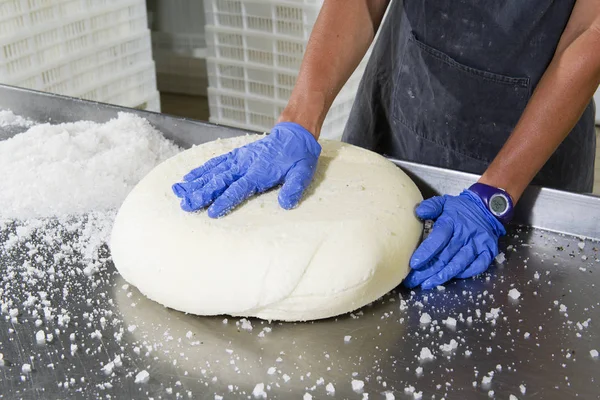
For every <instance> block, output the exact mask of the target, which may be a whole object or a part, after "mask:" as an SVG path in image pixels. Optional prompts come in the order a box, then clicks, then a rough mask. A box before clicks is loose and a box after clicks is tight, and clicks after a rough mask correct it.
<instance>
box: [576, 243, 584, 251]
mask: <svg viewBox="0 0 600 400" xmlns="http://www.w3.org/2000/svg"><path fill="white" fill-rule="evenodd" d="M577 247H579V249H581V250H583V249H584V248H585V242H579V243H577Z"/></svg>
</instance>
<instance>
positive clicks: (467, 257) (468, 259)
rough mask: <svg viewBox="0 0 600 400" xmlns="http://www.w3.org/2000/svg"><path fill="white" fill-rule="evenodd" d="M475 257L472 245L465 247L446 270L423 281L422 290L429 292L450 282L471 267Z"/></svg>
mask: <svg viewBox="0 0 600 400" xmlns="http://www.w3.org/2000/svg"><path fill="white" fill-rule="evenodd" d="M475 257H477V254H476V253H475V249H474V248H473V247H472V246H470V245H466V246H464V247H463V248H462V249H460V250H459V251H458V253H456V255H455V256H454V258H452V260H451V261H450V262H449V263H448V264H447V265H446V266H445V267H444V268H442V269H441V270H440V271H439V272H437V273H436V274H434V275H431V276H430V277H429V278H427V279H426V280H425V281H423V283H422V284H421V288H423V289H425V290H427V289H431V288H434V287H436V286H438V285H441V284H442V283H446V282H448V281H449V280H450V279H452V278H454V277H455V276H456V275H458V274H459V273H461V272H462V271H464V270H465V269H466V268H467V267H468V266H469V265H471V263H472V262H473V260H475Z"/></svg>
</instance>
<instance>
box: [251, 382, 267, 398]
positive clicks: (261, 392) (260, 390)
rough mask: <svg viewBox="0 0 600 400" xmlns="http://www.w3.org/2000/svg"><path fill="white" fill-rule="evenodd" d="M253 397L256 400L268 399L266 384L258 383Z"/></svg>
mask: <svg viewBox="0 0 600 400" xmlns="http://www.w3.org/2000/svg"><path fill="white" fill-rule="evenodd" d="M252 395H253V396H254V397H256V398H260V397H262V398H263V399H266V398H267V392H265V384H264V383H257V384H256V386H254V390H253V391H252Z"/></svg>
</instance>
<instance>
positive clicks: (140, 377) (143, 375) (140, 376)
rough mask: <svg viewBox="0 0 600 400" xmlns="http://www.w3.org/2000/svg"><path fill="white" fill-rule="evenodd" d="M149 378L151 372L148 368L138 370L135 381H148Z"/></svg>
mask: <svg viewBox="0 0 600 400" xmlns="http://www.w3.org/2000/svg"><path fill="white" fill-rule="evenodd" d="M149 380H150V374H149V373H148V371H146V370H143V371H140V372H138V373H137V375H136V376H135V383H148V381H149Z"/></svg>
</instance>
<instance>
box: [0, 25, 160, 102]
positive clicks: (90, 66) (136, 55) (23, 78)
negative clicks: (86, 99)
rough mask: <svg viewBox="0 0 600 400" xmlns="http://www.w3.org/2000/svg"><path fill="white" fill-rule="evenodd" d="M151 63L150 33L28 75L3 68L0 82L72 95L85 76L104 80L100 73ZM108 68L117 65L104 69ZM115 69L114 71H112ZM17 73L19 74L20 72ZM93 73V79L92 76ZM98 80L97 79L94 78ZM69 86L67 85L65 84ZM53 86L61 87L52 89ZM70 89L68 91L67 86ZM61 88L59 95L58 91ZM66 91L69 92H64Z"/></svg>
mask: <svg viewBox="0 0 600 400" xmlns="http://www.w3.org/2000/svg"><path fill="white" fill-rule="evenodd" d="M150 61H152V53H151V44H150V35H149V33H148V31H146V32H144V33H141V34H137V35H135V36H131V37H130V38H129V39H127V40H122V39H121V40H118V41H113V42H112V43H107V44H105V45H103V46H99V47H94V48H90V49H87V50H86V51H80V52H79V53H77V54H72V55H70V56H69V57H65V58H63V59H61V60H59V61H57V62H54V63H49V64H46V66H45V67H42V68H39V67H38V68H37V69H35V70H31V71H29V72H26V73H25V74H20V75H15V74H14V72H15V71H10V70H6V69H3V66H2V65H1V64H0V81H1V82H3V83H8V84H14V85H16V86H20V87H25V88H29V89H35V90H45V91H50V92H54V93H61V94H69V95H71V94H72V93H73V92H74V91H75V90H76V89H77V87H78V83H79V82H80V81H83V82H85V80H86V79H87V78H86V79H82V78H80V77H81V76H82V75H84V76H87V77H89V79H92V80H93V79H97V78H101V76H98V75H99V74H100V73H101V71H105V73H107V74H109V75H112V76H114V75H115V74H117V73H119V71H122V70H123V69H124V68H126V67H131V66H135V64H143V63H147V62H150ZM105 65H116V66H114V67H112V68H104V66H105ZM111 69H112V70H111ZM17 72H18V71H17ZM89 73H91V74H92V75H93V76H90V75H89ZM94 76H96V77H97V78H94ZM65 82H67V83H65ZM54 85H59V86H56V87H53V86H54ZM65 85H66V86H68V89H65V87H66V86H65ZM59 88H61V90H60V91H59V90H58V89H59ZM64 90H68V92H65V91H64Z"/></svg>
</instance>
